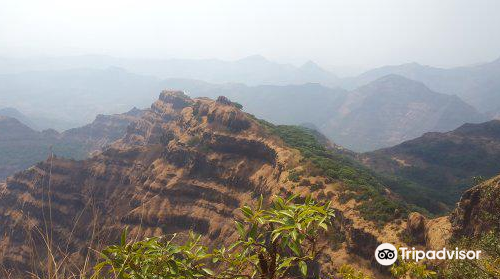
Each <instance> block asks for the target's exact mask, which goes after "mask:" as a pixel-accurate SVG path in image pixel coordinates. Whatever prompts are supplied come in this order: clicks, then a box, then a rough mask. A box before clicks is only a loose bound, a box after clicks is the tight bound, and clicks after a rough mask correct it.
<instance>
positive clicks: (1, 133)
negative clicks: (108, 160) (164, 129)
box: [0, 109, 143, 180]
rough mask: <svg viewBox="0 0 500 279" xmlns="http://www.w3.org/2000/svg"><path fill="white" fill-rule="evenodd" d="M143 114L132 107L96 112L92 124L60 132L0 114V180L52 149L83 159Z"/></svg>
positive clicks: (61, 153) (40, 158) (112, 139)
mask: <svg viewBox="0 0 500 279" xmlns="http://www.w3.org/2000/svg"><path fill="white" fill-rule="evenodd" d="M142 113H143V111H142V110H137V109H133V110H131V111H129V112H127V113H124V114H117V115H99V116H97V118H96V119H95V120H94V121H93V122H92V123H91V124H88V125H85V126H83V127H80V128H75V129H71V130H68V131H65V132H63V133H58V132H57V131H55V130H45V131H43V132H38V131H35V130H33V129H31V128H30V127H28V126H26V125H24V124H23V123H21V122H20V121H19V120H17V119H15V118H11V117H4V116H0V180H3V179H5V177H7V176H8V175H11V174H13V173H15V172H16V171H19V170H22V169H25V168H27V167H29V166H31V165H33V164H35V163H37V162H39V161H42V160H45V159H46V158H47V157H48V156H49V154H50V150H51V148H52V150H53V151H54V153H55V154H56V155H57V156H63V157H66V158H74V159H83V158H85V157H87V156H88V155H89V154H90V153H91V152H93V151H97V150H100V149H101V148H102V147H104V146H106V145H107V144H109V143H111V142H113V141H115V140H117V139H119V138H121V137H122V136H123V135H124V134H125V132H126V129H127V126H128V124H129V123H130V122H132V121H134V120H135V119H137V118H139V117H140V116H141V115H142Z"/></svg>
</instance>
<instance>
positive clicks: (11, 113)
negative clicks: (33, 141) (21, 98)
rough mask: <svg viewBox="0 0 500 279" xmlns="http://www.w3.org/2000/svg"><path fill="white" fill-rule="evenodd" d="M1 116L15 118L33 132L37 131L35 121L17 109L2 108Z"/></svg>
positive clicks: (0, 110)
mask: <svg viewBox="0 0 500 279" xmlns="http://www.w3.org/2000/svg"><path fill="white" fill-rule="evenodd" d="M0 116H6V117H11V118H15V119H17V120H19V122H21V123H23V124H24V125H26V126H28V127H30V128H31V129H33V130H36V129H37V126H36V125H35V123H33V121H32V120H31V119H30V118H29V117H27V116H26V115H24V114H23V113H21V112H20V111H18V110H17V109H15V108H9V107H7V108H0Z"/></svg>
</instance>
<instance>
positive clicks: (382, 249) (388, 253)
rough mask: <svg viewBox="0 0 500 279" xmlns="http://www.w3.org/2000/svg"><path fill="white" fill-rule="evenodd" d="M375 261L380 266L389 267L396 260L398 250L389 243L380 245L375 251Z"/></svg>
mask: <svg viewBox="0 0 500 279" xmlns="http://www.w3.org/2000/svg"><path fill="white" fill-rule="evenodd" d="M375 259H376V260H377V262H378V263H379V264H381V265H391V264H393V263H395V262H396V260H397V259H398V250H397V249H396V247H394V245H392V244H390V243H382V244H380V245H379V246H378V247H377V250H375Z"/></svg>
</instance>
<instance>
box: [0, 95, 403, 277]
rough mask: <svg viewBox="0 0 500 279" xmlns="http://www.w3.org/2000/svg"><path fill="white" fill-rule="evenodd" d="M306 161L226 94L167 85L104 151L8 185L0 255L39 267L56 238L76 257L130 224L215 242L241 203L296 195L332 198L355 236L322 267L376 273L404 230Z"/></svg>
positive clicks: (228, 232)
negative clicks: (378, 259) (306, 169)
mask: <svg viewBox="0 0 500 279" xmlns="http://www.w3.org/2000/svg"><path fill="white" fill-rule="evenodd" d="M304 164H305V163H304V158H302V156H301V155H300V153H299V152H298V151H297V150H295V149H292V148H290V147H288V146H286V145H285V144H284V143H283V142H282V140H281V139H280V138H278V137H277V136H274V135H273V134H270V133H269V132H268V131H267V129H266V128H265V127H264V126H262V125H261V124H260V122H259V121H258V120H256V119H254V118H252V117H250V116H249V115H247V114H245V113H243V112H242V111H241V110H240V109H238V108H237V107H236V106H235V105H234V104H233V103H231V102H230V101H229V100H228V99H226V98H219V99H218V100H217V101H213V100H210V99H205V98H197V99H191V98H189V97H187V96H186V95H184V94H183V93H182V92H177V91H165V92H163V93H162V94H161V95H160V98H159V100H158V101H156V102H155V103H154V104H153V105H152V106H151V109H150V110H148V111H146V112H145V113H144V115H142V117H141V118H140V119H139V120H137V121H134V122H132V123H131V124H130V125H129V126H128V128H127V132H126V134H125V136H124V137H123V138H122V139H121V140H119V141H117V142H115V143H114V144H113V145H112V146H110V147H109V148H108V149H106V150H105V151H104V152H102V153H99V154H96V155H95V156H94V157H92V158H90V159H87V160H84V161H73V160H67V159H61V158H57V157H54V158H49V159H48V160H46V161H44V162H42V163H39V164H37V165H36V166H34V167H32V168H30V169H28V170H25V171H23V172H20V173H18V174H16V175H14V176H13V177H10V178H8V179H7V181H6V183H5V184H3V185H2V186H0V205H1V206H0V236H1V239H2V240H1V242H0V250H1V251H3V252H2V253H1V254H0V261H1V262H2V263H3V264H4V265H5V266H8V267H23V268H24V269H30V268H32V269H36V268H37V267H36V266H30V265H31V263H33V261H32V259H33V258H36V256H37V255H38V256H40V255H42V256H43V255H44V253H45V252H44V251H46V250H47V247H45V246H46V245H43V244H44V243H49V246H51V247H52V246H53V248H52V251H54V253H57V255H55V256H56V257H59V258H60V257H63V255H69V257H68V258H67V261H68V262H73V263H75V265H78V263H80V262H81V261H82V259H83V258H85V257H86V255H87V252H88V251H89V250H88V247H93V248H98V247H100V246H101V245H103V244H110V243H112V242H113V241H116V240H117V238H118V237H119V235H120V233H121V231H122V230H123V229H124V228H125V227H127V226H128V227H129V231H130V234H131V236H132V237H138V238H144V237H148V236H153V235H161V234H165V233H173V232H187V231H189V230H194V231H195V232H197V233H200V234H202V235H203V237H204V240H205V241H207V242H210V243H214V244H215V243H218V242H226V243H230V242H231V241H232V240H234V239H235V237H236V235H235V232H234V227H233V218H234V217H235V216H237V214H238V210H237V208H238V207H240V206H241V205H243V204H252V203H253V202H254V201H255V199H256V197H258V196H259V195H260V194H263V195H264V196H265V197H267V198H270V197H271V196H272V195H274V194H281V195H287V194H290V193H297V194H301V195H306V194H312V195H313V197H316V198H320V199H327V200H330V201H332V202H333V204H334V206H335V207H336V208H337V210H338V213H339V224H338V226H339V228H338V233H339V234H343V235H345V238H346V239H347V241H346V242H341V244H340V246H338V247H334V245H329V246H327V248H326V250H325V254H324V257H323V258H322V261H323V263H324V265H323V267H324V268H325V270H328V269H329V268H330V269H331V268H332V267H333V266H338V265H340V264H342V263H345V262H349V263H350V264H353V265H356V266H358V267H359V268H360V269H364V270H366V271H369V272H372V273H374V274H379V273H378V272H377V271H375V270H374V269H372V262H373V255H372V253H371V252H370V251H374V249H375V247H376V245H377V243H381V242H392V243H400V240H399V239H398V237H397V233H398V232H400V231H401V230H402V227H401V226H400V225H397V224H395V223H389V224H386V225H385V227H384V228H380V225H378V226H377V225H376V224H374V223H372V222H369V221H366V220H364V219H363V218H362V217H361V216H360V213H359V212H358V211H357V210H356V204H357V202H355V201H354V200H351V201H348V202H342V203H341V202H339V195H340V193H341V192H342V191H343V190H342V189H343V188H342V187H339V186H340V185H341V184H342V182H341V181H338V180H335V181H332V180H331V179H330V180H328V179H325V178H324V177H321V176H312V175H309V174H307V173H304V174H303V178H305V179H310V181H312V182H315V183H318V182H321V183H322V185H324V187H321V188H319V189H313V188H311V187H310V184H309V185H301V184H300V183H296V182H293V181H291V180H289V179H288V176H289V174H290V171H291V170H292V169H295V170H296V169H300V168H303V165H304ZM54 247H57V249H55V248H54ZM379 275H380V274H379Z"/></svg>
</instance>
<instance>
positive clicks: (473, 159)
mask: <svg viewBox="0 0 500 279" xmlns="http://www.w3.org/2000/svg"><path fill="white" fill-rule="evenodd" d="M361 161H362V162H363V163H364V164H365V165H367V166H369V167H370V168H372V169H374V170H376V171H378V172H382V173H387V174H391V175H396V176H399V177H402V178H405V179H407V180H409V181H411V182H413V183H416V184H417V185H419V186H421V187H423V188H425V189H427V190H431V191H434V192H435V193H436V195H437V196H439V197H436V199H438V200H441V201H443V202H445V203H446V204H447V205H448V206H449V207H452V206H453V205H454V204H455V203H456V202H457V201H458V199H459V197H460V195H461V194H462V192H463V191H464V190H466V189H467V188H469V187H470V185H474V184H475V183H477V182H478V181H481V180H482V179H485V178H490V177H492V176H494V175H496V174H497V173H499V172H500V120H492V121H488V122H485V123H480V124H465V125H462V126H461V127H459V128H458V129H455V130H453V131H451V132H446V133H426V134H424V135H423V136H421V137H418V138H416V139H413V140H410V141H406V142H403V143H401V144H399V145H396V146H394V147H390V148H386V149H381V150H377V151H374V152H369V153H365V154H362V155H361ZM474 177H476V179H474Z"/></svg>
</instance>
